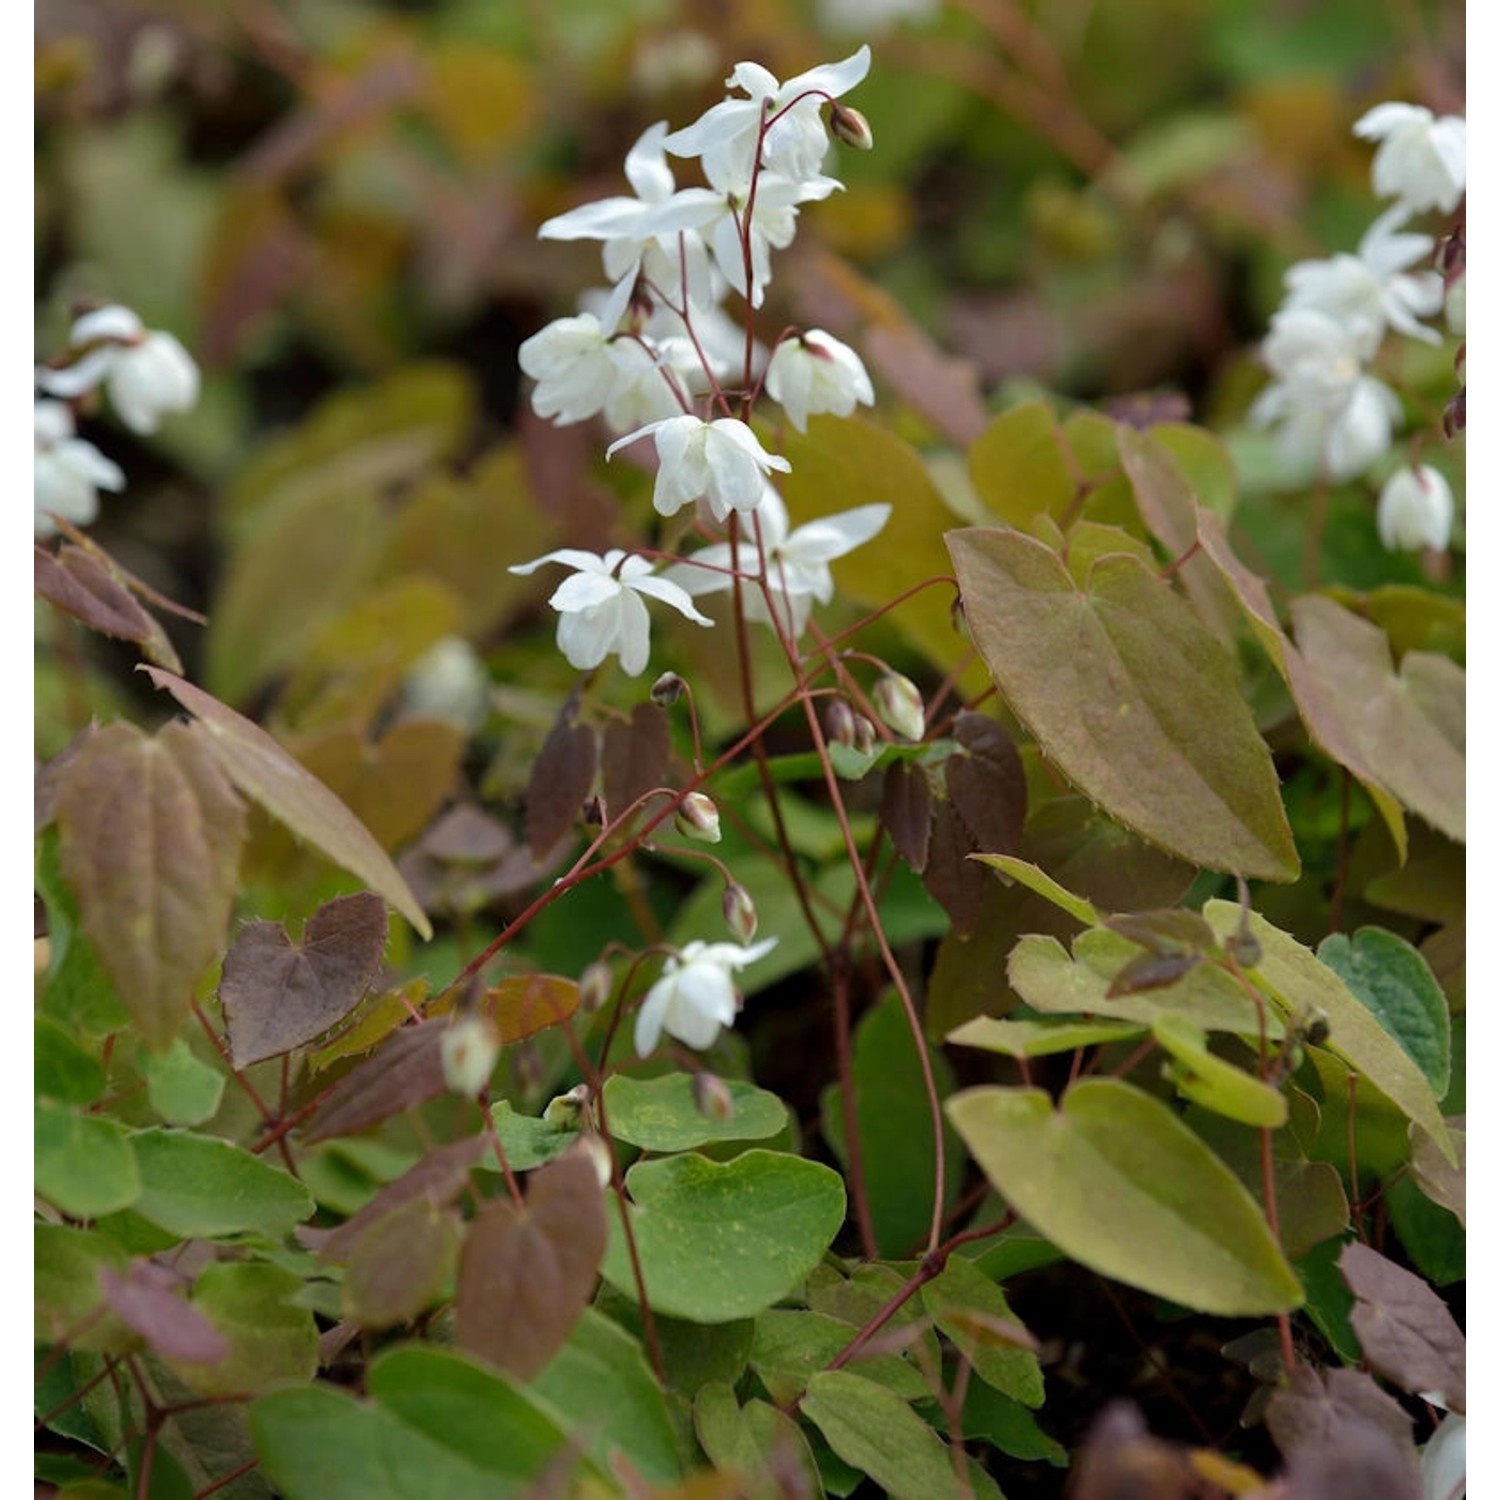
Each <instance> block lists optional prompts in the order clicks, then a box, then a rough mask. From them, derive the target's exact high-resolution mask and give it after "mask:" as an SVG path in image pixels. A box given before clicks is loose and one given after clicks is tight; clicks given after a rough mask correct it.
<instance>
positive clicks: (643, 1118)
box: [604, 1073, 786, 1152]
mask: <svg viewBox="0 0 1500 1500" xmlns="http://www.w3.org/2000/svg"><path fill="white" fill-rule="evenodd" d="M724 1087H725V1089H726V1091H727V1093H728V1098H729V1104H730V1110H729V1115H728V1118H726V1119H722V1120H721V1119H718V1118H716V1117H712V1116H709V1115H706V1114H704V1112H703V1111H702V1110H701V1109H699V1107H698V1102H697V1100H696V1099H695V1098H694V1095H693V1080H692V1079H691V1078H690V1077H689V1076H688V1075H687V1074H686V1073H668V1074H666V1075H664V1076H663V1077H661V1078H647V1079H637V1078H628V1077H626V1076H625V1074H623V1073H617V1074H615V1076H614V1077H613V1078H611V1079H610V1080H609V1082H608V1083H606V1084H605V1085H604V1108H605V1110H606V1112H607V1114H608V1117H609V1133H610V1134H611V1135H612V1136H614V1137H615V1139H616V1140H621V1141H629V1142H630V1143H631V1145H633V1146H640V1147H642V1148H643V1149H645V1150H647V1151H663V1152H665V1151H691V1150H692V1149H693V1148H694V1147H695V1146H702V1145H704V1144H705V1143H707V1142H708V1141H755V1140H763V1139H764V1138H765V1137H766V1136H771V1135H775V1134H776V1132H777V1131H778V1130H781V1129H783V1128H785V1126H786V1105H784V1104H783V1103H782V1102H781V1100H780V1099H778V1098H777V1097H776V1095H775V1094H769V1093H767V1092H766V1091H765V1089H758V1088H756V1087H755V1085H754V1084H750V1083H741V1082H739V1081H738V1080H737V1079H731V1080H729V1081H727V1082H726V1083H725V1085H724Z"/></svg>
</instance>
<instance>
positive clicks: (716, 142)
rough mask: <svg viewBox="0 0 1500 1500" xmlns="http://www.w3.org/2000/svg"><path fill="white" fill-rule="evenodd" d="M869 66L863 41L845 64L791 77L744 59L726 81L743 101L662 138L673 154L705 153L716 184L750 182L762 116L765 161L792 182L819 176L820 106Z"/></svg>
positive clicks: (716, 108)
mask: <svg viewBox="0 0 1500 1500" xmlns="http://www.w3.org/2000/svg"><path fill="white" fill-rule="evenodd" d="M869 71H870V49H869V47H868V46H862V47H861V48H860V49H859V50H858V51H857V52H855V53H853V54H852V55H850V56H849V57H846V58H845V59H844V60H843V61H842V62H838V63H830V64H827V65H825V66H823V67H818V68H811V69H809V70H808V71H807V72H806V73H799V74H797V76H796V77H795V78H789V79H787V81H786V82H785V83H781V82H779V81H778V80H777V78H776V76H775V74H773V73H771V72H769V71H768V70H767V69H765V68H763V67H761V65H760V64H759V63H754V62H742V63H740V64H738V66H736V68H735V70H734V72H732V73H731V74H730V75H729V77H728V78H727V79H725V81H724V86H725V87H726V88H737V89H741V90H743V92H744V93H745V94H746V95H747V97H746V98H744V99H725V100H722V101H721V102H720V103H718V104H715V105H713V106H712V108H710V109H709V110H708V111H707V112H706V113H704V114H703V115H702V116H701V117H700V118H699V119H697V120H696V121H694V122H693V124H691V125H688V126H686V127H685V128H684V129H682V130H676V131H673V132H672V134H671V135H669V136H667V138H666V140H665V142H664V144H665V146H666V148H667V150H668V151H670V152H671V153H672V154H673V155H674V156H701V157H702V158H703V171H704V174H705V176H707V177H708V179H709V181H710V182H714V181H731V180H732V181H738V182H744V183H748V182H749V180H750V174H751V171H752V169H753V167H754V165H755V143H756V139H757V137H758V136H759V134H760V127H761V121H762V119H763V117H764V116H766V115H772V116H774V117H775V118H774V120H773V121H772V124H771V126H770V128H769V129H768V130H767V131H766V136H765V142H764V145H763V147H762V150H761V165H762V166H764V167H766V168H768V169H769V170H771V171H773V172H780V173H782V174H784V175H785V176H786V177H788V178H790V179H791V180H792V181H794V182H801V181H805V180H806V179H808V178H811V177H816V176H817V174H818V171H819V169H820V168H821V167H822V165H823V158H824V156H825V155H826V154H827V152H828V132H827V130H826V129H825V128H824V126H823V116H822V107H823V105H824V103H825V102H826V101H827V100H828V99H837V98H838V97H840V95H842V94H845V93H847V92H848V91H849V90H850V89H852V88H853V87H854V86H855V84H857V83H859V82H860V81H861V80H862V79H863V78H864V76H865V74H866V73H868V72H869Z"/></svg>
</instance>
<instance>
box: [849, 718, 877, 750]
mask: <svg viewBox="0 0 1500 1500" xmlns="http://www.w3.org/2000/svg"><path fill="white" fill-rule="evenodd" d="M854 748H855V749H856V750H858V751H859V753H860V754H861V755H873V754H874V753H875V726H874V725H873V724H872V723H871V722H870V721H869V720H868V719H867V718H865V716H864V715H863V714H855V716H854Z"/></svg>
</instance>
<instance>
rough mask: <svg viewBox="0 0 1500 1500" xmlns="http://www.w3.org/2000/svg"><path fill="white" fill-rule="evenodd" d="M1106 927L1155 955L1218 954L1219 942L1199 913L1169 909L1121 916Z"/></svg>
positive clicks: (1174, 908)
mask: <svg viewBox="0 0 1500 1500" xmlns="http://www.w3.org/2000/svg"><path fill="white" fill-rule="evenodd" d="M1104 925H1105V926H1106V927H1108V928H1110V929H1111V931H1114V932H1118V933H1119V934H1120V936H1121V937H1124V938H1129V939H1130V941H1131V942H1132V943H1139V944H1140V945H1141V947H1143V948H1145V949H1146V950H1147V951H1148V952H1151V953H1178V952H1182V951H1184V950H1185V951H1186V952H1189V953H1214V952H1216V951H1217V950H1218V947H1219V940H1218V938H1217V937H1215V936H1214V930H1213V928H1212V927H1210V926H1209V925H1208V923H1207V922H1205V921H1204V920H1203V918H1202V917H1201V916H1199V914H1198V913H1197V912H1195V911H1188V910H1186V909H1185V908H1183V907H1176V906H1173V907H1167V908H1166V909H1165V910H1162V911H1133V912H1121V913H1120V914H1119V915H1118V916H1113V917H1106V918H1105V920H1104Z"/></svg>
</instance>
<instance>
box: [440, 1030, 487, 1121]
mask: <svg viewBox="0 0 1500 1500" xmlns="http://www.w3.org/2000/svg"><path fill="white" fill-rule="evenodd" d="M441 1054H442V1059H443V1082H444V1083H446V1084H447V1085H448V1087H449V1089H451V1090H452V1091H453V1092H454V1093H455V1094H462V1095H463V1097H464V1098H466V1099H477V1098H478V1097H479V1096H480V1095H481V1094H482V1093H483V1092H484V1091H485V1089H486V1088H487V1087H488V1085H489V1081H490V1074H491V1073H493V1072H494V1071H495V1063H496V1062H497V1061H498V1060H499V1057H500V1033H499V1031H498V1030H497V1029H496V1027H495V1023H494V1022H493V1021H492V1020H490V1018H489V1017H488V1016H487V1015H484V1014H483V1013H482V1012H479V1011H473V1012H470V1013H469V1014H468V1015H457V1016H455V1017H454V1019H453V1020H452V1022H451V1023H450V1024H449V1026H448V1029H447V1030H446V1031H445V1032H444V1033H443V1039H442V1045H441Z"/></svg>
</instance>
